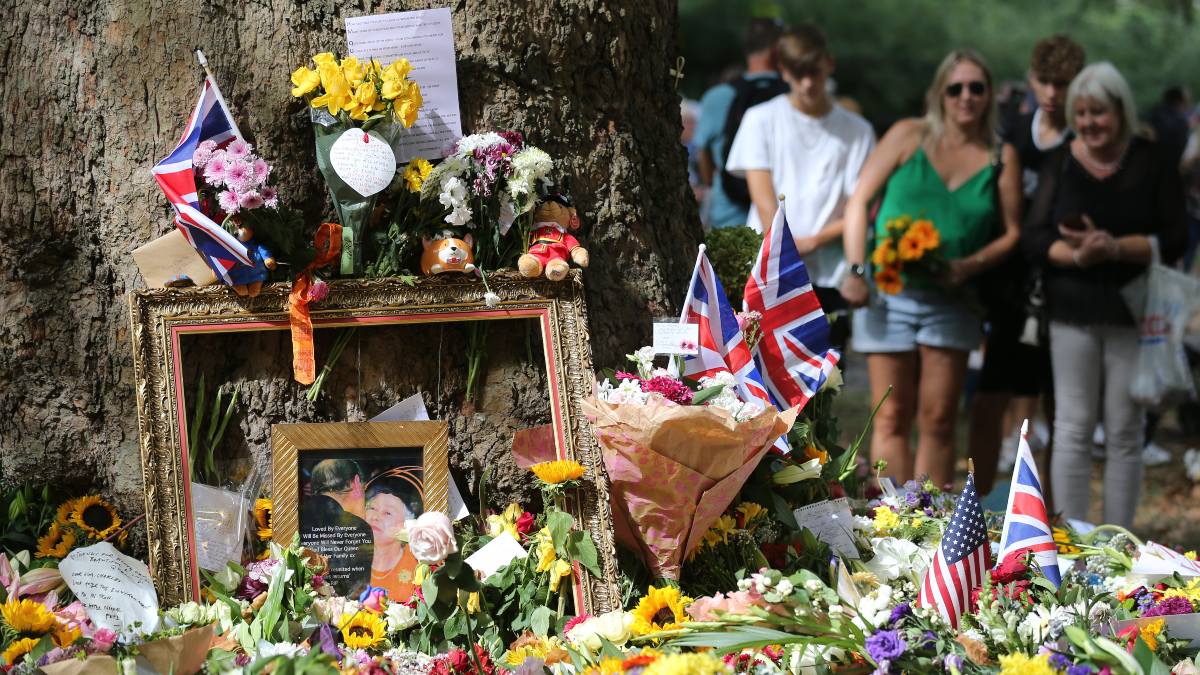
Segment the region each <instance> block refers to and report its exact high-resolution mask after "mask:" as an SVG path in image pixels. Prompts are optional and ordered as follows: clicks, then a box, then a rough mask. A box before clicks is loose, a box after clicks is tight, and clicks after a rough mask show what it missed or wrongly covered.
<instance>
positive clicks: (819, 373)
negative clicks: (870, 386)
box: [743, 203, 839, 408]
mask: <svg viewBox="0 0 1200 675" xmlns="http://www.w3.org/2000/svg"><path fill="white" fill-rule="evenodd" d="M743 297H744V301H743V305H744V307H745V309H746V310H748V311H755V312H758V313H759V314H761V315H762V320H761V322H760V324H759V326H760V328H761V329H762V339H761V340H760V341H759V343H758V349H757V352H756V354H755V356H754V358H755V360H756V361H757V362H758V370H759V372H761V373H762V377H763V382H764V384H766V386H767V389H768V390H769V391H770V393H771V396H772V397H773V398H774V400H775V402H776V403H777V404H778V405H779V407H780V408H790V407H793V406H801V407H803V406H804V405H805V404H807V403H808V401H809V399H811V398H812V397H813V396H816V394H817V390H819V389H820V388H821V385H823V384H824V383H825V379H826V378H828V377H829V374H830V373H831V372H833V369H834V367H836V366H837V362H838V359H839V354H838V352H837V350H836V349H830V348H829V320H828V319H826V318H825V312H824V311H822V309H821V303H820V302H818V301H817V294H816V292H814V291H813V287H812V282H811V281H810V280H809V278H808V269H807V268H805V266H804V260H802V259H801V258H800V252H799V251H798V250H796V241H795V239H794V238H793V237H792V230H791V228H790V227H788V224H787V216H786V215H784V208H783V204H782V203H781V204H779V208H778V209H777V210H776V211H775V218H774V220H773V221H772V222H771V227H770V228H769V229H768V230H767V232H766V233H765V234H764V235H763V243H762V248H760V249H759V251H758V259H757V260H756V261H755V263H754V267H753V269H752V270H751V273H750V277H749V278H748V279H746V292H745V294H744V296H743Z"/></svg>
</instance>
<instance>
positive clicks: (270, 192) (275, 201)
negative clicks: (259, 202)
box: [259, 187, 279, 209]
mask: <svg viewBox="0 0 1200 675" xmlns="http://www.w3.org/2000/svg"><path fill="white" fill-rule="evenodd" d="M259 194H261V195H262V198H263V205H265V206H266V207H267V208H269V209H273V208H275V207H277V206H279V191H278V190H276V189H275V188H273V187H264V188H263V189H262V190H260V191H259Z"/></svg>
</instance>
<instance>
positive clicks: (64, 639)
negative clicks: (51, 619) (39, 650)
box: [51, 622, 83, 649]
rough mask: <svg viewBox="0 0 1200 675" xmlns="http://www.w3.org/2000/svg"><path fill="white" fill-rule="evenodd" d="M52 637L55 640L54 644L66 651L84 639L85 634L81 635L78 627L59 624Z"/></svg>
mask: <svg viewBox="0 0 1200 675" xmlns="http://www.w3.org/2000/svg"><path fill="white" fill-rule="evenodd" d="M51 637H52V638H53V640H54V644H55V645H57V646H58V648H59V649H66V648H67V647H70V646H71V645H73V644H75V641H76V640H78V639H79V638H81V637H83V633H81V632H80V631H79V628H78V627H76V626H72V625H70V624H67V623H62V622H59V624H58V625H57V626H55V627H54V633H53V634H52V635H51Z"/></svg>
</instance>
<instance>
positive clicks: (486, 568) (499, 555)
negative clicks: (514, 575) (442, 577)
mask: <svg viewBox="0 0 1200 675" xmlns="http://www.w3.org/2000/svg"><path fill="white" fill-rule="evenodd" d="M527 555H529V554H528V553H526V552H525V549H524V548H523V547H522V546H521V545H520V544H519V543H517V540H516V539H513V536H512V535H511V534H509V533H508V532H502V533H500V536H498V537H496V538H495V539H493V540H491V541H489V542H488V543H487V544H484V546H483V548H481V549H479V550H478V551H476V552H474V553H472V554H471V557H469V558H467V564H468V565H470V566H471V569H473V570H475V571H476V572H479V573H480V574H482V575H483V578H484V579H487V578H488V577H490V576H492V575H493V574H495V573H496V572H497V571H499V570H500V568H501V567H504V566H505V565H507V564H508V563H510V562H512V561H514V560H516V559H518V558H524V557H526V556H527Z"/></svg>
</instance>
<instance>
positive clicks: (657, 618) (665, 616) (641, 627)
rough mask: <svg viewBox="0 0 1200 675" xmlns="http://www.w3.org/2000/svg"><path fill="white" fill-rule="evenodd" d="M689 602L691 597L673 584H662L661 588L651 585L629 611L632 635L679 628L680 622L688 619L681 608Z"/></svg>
mask: <svg viewBox="0 0 1200 675" xmlns="http://www.w3.org/2000/svg"><path fill="white" fill-rule="evenodd" d="M691 602H692V599H691V598H689V597H687V596H685V595H683V594H682V593H680V592H679V589H678V588H675V587H674V586H664V587H663V588H656V587H654V586H651V587H650V588H649V589H648V590H647V591H646V595H645V596H644V597H643V598H642V599H641V600H639V601H638V606H637V607H635V608H634V609H633V611H632V612H631V614H633V626H632V627H631V628H632V630H633V633H634V635H646V634H647V633H657V632H658V631H663V630H675V629H676V628H679V627H680V624H681V623H683V622H684V621H687V620H688V618H687V615H686V614H685V613H684V611H683V608H684V607H686V606H687V605H688V604H690V603H691Z"/></svg>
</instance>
